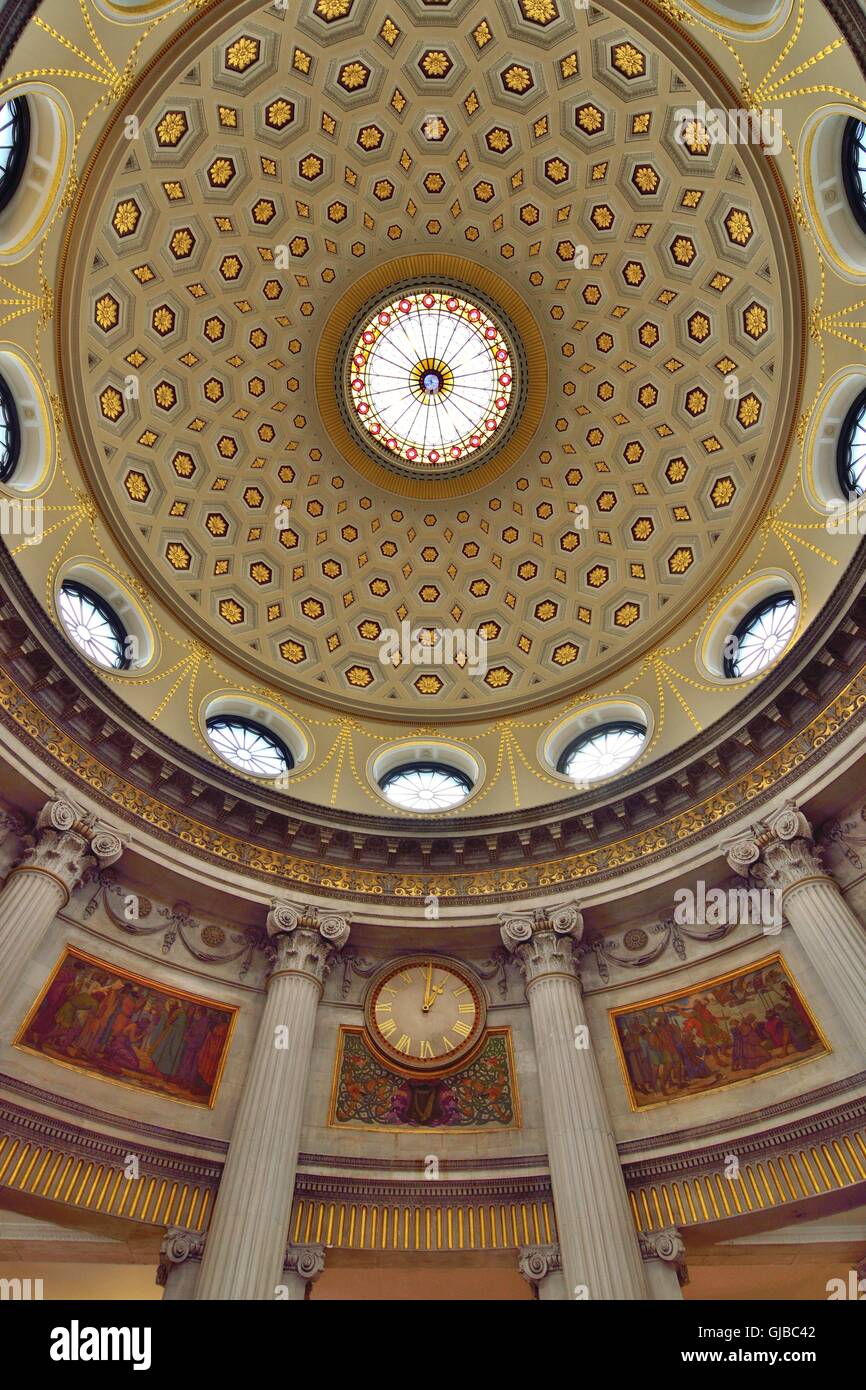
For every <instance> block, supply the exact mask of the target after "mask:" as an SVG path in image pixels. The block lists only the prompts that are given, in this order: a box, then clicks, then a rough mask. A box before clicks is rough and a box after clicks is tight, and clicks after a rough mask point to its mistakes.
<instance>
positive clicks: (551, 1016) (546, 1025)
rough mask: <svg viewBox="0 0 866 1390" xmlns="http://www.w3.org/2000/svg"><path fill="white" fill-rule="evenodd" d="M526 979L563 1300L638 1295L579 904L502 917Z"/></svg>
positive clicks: (639, 1277)
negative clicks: (585, 991) (589, 999)
mask: <svg viewBox="0 0 866 1390" xmlns="http://www.w3.org/2000/svg"><path fill="white" fill-rule="evenodd" d="M500 920H501V921H502V928H501V935H502V940H503V943H504V945H505V947H506V949H507V950H509V951H510V952H511V953H512V954H513V955H514V957H515V959H516V961H517V963H518V965H519V966H520V969H521V970H522V972H523V975H524V978H525V980H526V995H527V998H528V1000H529V1009H530V1014H531V1016H532V1030H533V1034H534V1037H535V1055H536V1063H537V1067H538V1081H539V1086H540V1088H541V1102H542V1109H543V1112H544V1128H545V1132H546V1136H547V1153H548V1158H549V1160H550V1180H551V1184H552V1187H553V1204H554V1207H555V1208H556V1223H557V1230H558V1233H559V1247H560V1254H561V1259H562V1271H563V1274H564V1276H565V1289H566V1295H567V1297H568V1298H590V1299H593V1300H597V1299H605V1298H623V1299H643V1298H646V1297H647V1288H646V1281H645V1279H644V1273H643V1266H642V1263H641V1257H640V1251H639V1250H638V1243H637V1233H636V1231H635V1228H634V1222H633V1221H632V1215H631V1209H630V1207H629V1203H628V1197H627V1195H626V1189H625V1182H624V1180H623V1175H622V1167H621V1165H620V1161H619V1154H618V1153H617V1148H616V1142H615V1140H614V1136H613V1130H612V1127H611V1122H610V1117H609V1115H608V1110H607V1103H606V1101H605V1096H604V1088H603V1086H602V1082H601V1075H600V1073H599V1068H598V1062H597V1061H596V1057H595V1051H594V1049H593V1047H592V1043H591V1039H589V1036H588V1031H587V1024H586V1013H585V1011H584V1005H583V995H582V991H581V984H580V976H579V974H578V943H579V941H580V936H581V933H582V931H583V919H582V917H581V914H580V912H578V910H577V908H576V907H575V906H566V907H561V908H557V909H555V910H554V911H552V912H550V913H548V912H542V913H534V914H533V913H516V914H508V913H503V914H502V915H501V918H500Z"/></svg>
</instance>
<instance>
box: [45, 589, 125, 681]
mask: <svg viewBox="0 0 866 1390" xmlns="http://www.w3.org/2000/svg"><path fill="white" fill-rule="evenodd" d="M58 606H59V609H60V619H61V622H62V623H63V626H64V628H65V629H66V635H67V637H68V638H69V639H70V641H71V642H74V643H75V646H76V647H78V649H79V651H82V652H83V653H84V655H85V656H86V657H87V659H88V661H92V662H94V664H95V665H96V666H104V667H105V668H106V669H107V670H109V671H126V670H128V669H129V656H128V654H127V642H128V634H127V631H126V628H125V627H124V626H123V623H122V622H121V621H120V619H119V618H118V616H117V614H116V613H115V611H114V609H113V608H112V607H111V605H110V604H108V603H106V601H105V599H104V598H101V597H100V595H99V594H97V593H95V592H94V590H93V589H88V588H87V586H86V585H85V584H79V583H77V582H76V581H74V580H71V579H68V580H66V582H65V583H64V584H62V585H61V587H60V595H59V599H58Z"/></svg>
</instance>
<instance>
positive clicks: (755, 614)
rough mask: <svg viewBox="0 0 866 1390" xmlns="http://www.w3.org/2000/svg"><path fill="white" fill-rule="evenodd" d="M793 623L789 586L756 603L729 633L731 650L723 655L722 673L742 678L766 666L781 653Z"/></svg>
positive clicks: (794, 607)
mask: <svg viewBox="0 0 866 1390" xmlns="http://www.w3.org/2000/svg"><path fill="white" fill-rule="evenodd" d="M796 626H797V600H796V598H795V597H794V595H793V593H792V592H791V590H790V589H786V590H784V591H783V592H782V593H778V594H772V595H771V596H770V597H769V598H766V599H764V600H763V602H762V603H758V604H756V605H755V607H754V608H753V609H752V610H751V612H749V613H747V614H746V616H745V618H743V621H742V622H741V623H739V624H738V626H737V627H736V628H735V630H734V632H733V634H732V636H733V642H732V643H731V645H732V647H733V653H732V655H730V656H726V657H725V675H726V676H728V677H729V679H732V680H741V679H743V678H744V677H746V676H757V675H758V674H759V673H760V672H761V671H764V670H766V668H767V667H768V666H771V665H772V664H773V662H774V661H776V659H777V658H778V657H780V656H781V655H782V652H783V651H784V650H785V648H786V647H787V645H788V643H789V642H790V640H791V638H792V637H793V635H794V629H795V628H796Z"/></svg>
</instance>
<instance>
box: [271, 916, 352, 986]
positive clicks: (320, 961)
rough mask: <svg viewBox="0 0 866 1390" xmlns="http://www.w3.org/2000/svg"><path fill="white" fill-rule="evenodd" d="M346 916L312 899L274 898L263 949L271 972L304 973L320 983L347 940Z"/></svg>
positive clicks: (347, 923) (348, 924)
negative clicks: (297, 900) (299, 900)
mask: <svg viewBox="0 0 866 1390" xmlns="http://www.w3.org/2000/svg"><path fill="white" fill-rule="evenodd" d="M350 929H351V928H350V923H349V918H348V917H346V916H343V915H342V914H341V913H338V912H330V911H327V910H324V909H322V908H320V907H316V906H314V905H313V904H312V903H298V902H291V901H289V900H288V899H281V898H274V899H273V900H272V903H271V910H270V912H269V913H268V918H267V933H268V939H267V942H266V943H265V952H266V954H267V956H268V959H269V960H270V963H271V975H274V974H289V973H296V974H305V975H310V976H312V977H313V978H314V979H315V980H316V981H317V982H318V983H319V984H320V985H321V984H323V983H324V980H325V977H326V975H327V974H328V971H329V970H330V969H331V967H332V965H333V964H334V960H335V959H336V956H337V955H338V953H339V952H340V951H341V950H342V948H343V947H344V946H345V944H346V942H347V941H348V940H349V932H350Z"/></svg>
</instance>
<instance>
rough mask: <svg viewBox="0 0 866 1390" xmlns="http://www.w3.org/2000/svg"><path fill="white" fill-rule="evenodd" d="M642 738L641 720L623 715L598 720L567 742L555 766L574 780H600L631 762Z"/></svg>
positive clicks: (637, 751)
mask: <svg viewBox="0 0 866 1390" xmlns="http://www.w3.org/2000/svg"><path fill="white" fill-rule="evenodd" d="M645 742H646V729H645V728H644V727H643V725H642V724H635V723H633V722H631V721H630V720H625V719H623V720H616V721H612V722H611V723H609V724H599V725H598V726H597V727H596V728H594V729H587V730H586V732H585V733H582V734H580V735H579V736H578V737H577V738H576V739H574V740H573V741H572V742H571V743H570V744H569V745H568V747H567V748H566V749H565V750H564V752H563V753H562V754H561V756H560V758H559V761H558V762H557V764H556V770H557V772H562V773H564V774H565V776H566V777H570V778H571V779H572V780H573V781H574V782H602V781H604V780H605V779H606V778H608V777H615V776H616V774H617V773H618V772H622V771H623V770H624V768H627V767H628V766H629V764H630V763H633V762H634V760H635V758H636V757H637V756H638V754H639V753H640V751H641V749H642V748H643V746H644V743H645Z"/></svg>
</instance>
